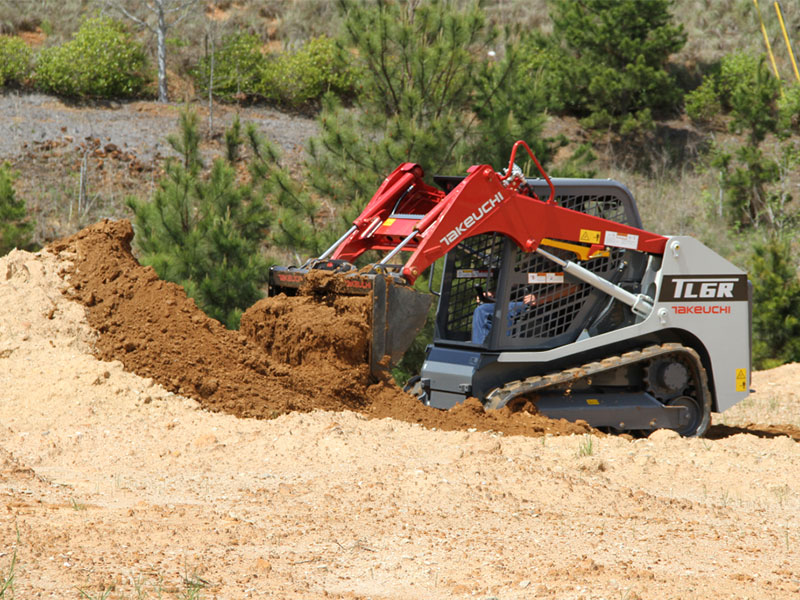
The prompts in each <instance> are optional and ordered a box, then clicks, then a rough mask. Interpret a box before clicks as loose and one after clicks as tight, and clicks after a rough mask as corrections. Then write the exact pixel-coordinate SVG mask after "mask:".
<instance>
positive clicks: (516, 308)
mask: <svg viewBox="0 0 800 600" xmlns="http://www.w3.org/2000/svg"><path fill="white" fill-rule="evenodd" d="M548 250H549V251H552V253H553V254H556V255H558V256H560V257H561V258H565V259H568V258H572V257H571V256H570V253H569V252H566V251H563V250H551V249H548ZM621 254H622V253H621V252H620V251H613V252H612V253H611V255H610V256H609V257H598V258H596V259H593V260H590V261H587V262H585V263H583V266H584V267H585V268H587V269H589V270H590V271H592V272H594V273H598V274H606V273H607V272H608V271H610V270H611V268H613V266H614V265H615V264H616V262H617V260H618V259H619V256H621ZM514 272H515V273H520V274H529V273H538V274H540V275H542V274H546V273H552V274H554V275H556V276H557V277H558V276H559V275H560V270H559V267H558V265H556V264H554V263H553V262H551V261H549V260H548V259H546V258H545V257H543V256H539V255H538V254H527V253H525V252H522V251H517V255H516V263H515V266H514ZM593 290H594V288H593V287H592V286H590V285H589V284H586V283H582V282H564V283H541V284H537V283H533V284H531V283H517V284H512V286H511V297H510V302H509V318H508V322H509V326H508V330H507V333H506V335H507V336H508V337H510V338H537V339H549V338H553V337H555V336H558V335H561V334H563V333H566V332H567V330H568V329H569V328H570V326H571V325H572V324H573V323H574V321H575V317H576V316H577V315H578V313H579V312H580V311H581V309H583V307H584V304H585V301H586V299H587V297H588V296H589V294H591V293H592V291H593Z"/></svg>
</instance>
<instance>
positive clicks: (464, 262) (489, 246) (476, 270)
mask: <svg viewBox="0 0 800 600" xmlns="http://www.w3.org/2000/svg"><path fill="white" fill-rule="evenodd" d="M504 239H505V238H504V236H502V235H497V234H492V233H487V234H482V235H477V236H475V237H471V238H468V239H466V240H464V241H463V242H461V243H460V244H459V245H458V246H457V247H456V248H455V250H452V251H451V252H452V254H453V262H454V264H453V270H452V273H453V281H452V284H451V287H450V301H449V303H448V306H447V323H446V326H445V328H446V332H447V334H446V335H447V337H449V338H451V339H464V340H466V339H469V337H470V334H471V332H472V315H473V313H474V312H475V308H476V306H477V305H478V302H477V299H476V298H477V296H476V292H475V284H479V285H480V286H481V287H482V288H483V290H484V291H486V292H493V291H494V289H492V288H493V286H494V284H495V283H496V281H497V274H498V268H499V265H500V260H501V258H502V251H503V241H504Z"/></svg>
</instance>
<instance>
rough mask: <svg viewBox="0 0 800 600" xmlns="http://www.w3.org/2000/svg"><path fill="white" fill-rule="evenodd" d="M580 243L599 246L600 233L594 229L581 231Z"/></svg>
mask: <svg viewBox="0 0 800 600" xmlns="http://www.w3.org/2000/svg"><path fill="white" fill-rule="evenodd" d="M580 241H582V242H586V243H587V244H599V243H600V232H599V231H595V230H594V229H581V237H580Z"/></svg>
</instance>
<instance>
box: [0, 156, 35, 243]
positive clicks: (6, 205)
mask: <svg viewBox="0 0 800 600" xmlns="http://www.w3.org/2000/svg"><path fill="white" fill-rule="evenodd" d="M15 178H16V175H15V173H14V172H13V171H12V170H11V166H10V165H9V164H8V163H3V164H2V165H0V256H3V255H5V254H7V253H8V252H10V251H11V250H13V249H14V248H27V247H29V246H30V243H31V234H32V233H33V223H31V222H30V221H29V220H28V219H27V211H26V208H25V201H24V200H21V199H20V200H18V199H17V196H16V192H14V179H15Z"/></svg>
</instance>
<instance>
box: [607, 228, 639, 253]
mask: <svg viewBox="0 0 800 600" xmlns="http://www.w3.org/2000/svg"><path fill="white" fill-rule="evenodd" d="M605 244H606V246H616V247H617V248H630V249H631V250H637V249H638V248H639V236H638V235H636V234H635V233H627V234H626V233H617V232H616V231H606V240H605Z"/></svg>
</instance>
